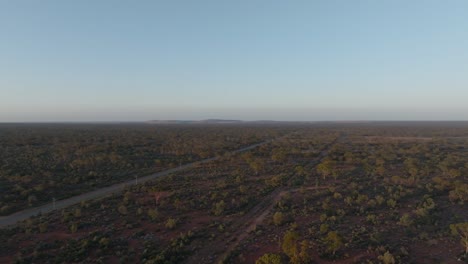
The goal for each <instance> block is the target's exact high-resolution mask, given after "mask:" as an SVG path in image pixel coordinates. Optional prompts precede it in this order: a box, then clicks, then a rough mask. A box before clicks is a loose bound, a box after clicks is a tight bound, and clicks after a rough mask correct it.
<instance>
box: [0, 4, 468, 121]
mask: <svg viewBox="0 0 468 264" xmlns="http://www.w3.org/2000/svg"><path fill="white" fill-rule="evenodd" d="M205 118H234V119H244V120H254V119H275V120H312V121H313V120H468V1H466V0H446V1H441V0H439V1H431V0H421V1H417V0H404V1H403V0H387V1H386V0H377V1H376V0H368V1H358V0H356V1H353V0H349V1H348V0H323V1H318V0H317V1H313V0H308V1H274V0H265V1H260V0H245V1H223V0H212V1H203V0H198V1H192V0H186V1H179V0H170V1H169V0H167V1H162V0H161V1H158V0H151V1H143V0H139V1H131V0H128V1H119V0H112V1H111V0H109V1H106V0H79V1H75V0H56V1H52V0H40V1H39V0H30V1H26V0H3V1H0V122H10V121H21V122H24V121H117V120H120V121H129V120H133V121H138V120H148V119H205Z"/></svg>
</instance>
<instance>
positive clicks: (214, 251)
mask: <svg viewBox="0 0 468 264" xmlns="http://www.w3.org/2000/svg"><path fill="white" fill-rule="evenodd" d="M344 137H345V135H344V134H342V135H340V136H339V137H338V138H337V139H336V140H334V141H333V142H331V143H330V144H328V145H327V146H325V147H324V148H323V149H322V151H320V153H319V155H318V156H317V157H316V158H315V159H314V161H313V164H312V166H316V165H317V164H318V163H320V162H321V161H322V159H324V158H325V157H326V156H327V155H328V152H329V151H330V149H331V147H332V146H334V145H335V144H336V143H337V142H340V141H342V140H343V139H344ZM293 178H294V177H291V179H290V180H289V181H291V180H292V179H293ZM324 188H328V186H321V187H309V188H307V189H324ZM293 191H296V189H294V190H286V188H285V187H280V188H277V189H276V190H274V191H273V192H271V193H270V194H269V195H267V196H265V197H264V198H263V199H262V200H261V201H260V202H259V203H258V204H257V205H256V206H254V207H253V208H252V209H251V210H250V211H249V212H247V213H246V214H245V215H243V216H242V217H240V218H239V219H237V220H236V221H235V222H233V223H232V224H231V227H232V230H236V231H235V232H233V233H232V234H231V235H230V236H229V237H219V238H218V239H215V240H214V241H213V242H211V243H209V244H207V245H205V246H204V247H203V248H201V249H200V250H198V251H197V252H195V254H193V255H192V256H190V257H189V258H188V259H187V260H186V261H185V263H224V262H225V261H226V260H227V259H228V257H229V255H230V254H231V253H232V252H233V251H234V250H235V249H236V247H237V246H238V245H239V244H240V243H241V242H242V240H244V239H245V238H246V237H247V236H248V235H249V233H250V232H252V231H253V230H255V228H256V226H257V225H258V224H261V223H262V222H263V220H265V218H266V216H267V215H268V214H269V213H270V212H271V210H272V209H273V207H274V206H275V204H276V203H277V202H278V201H279V200H280V199H281V197H282V196H283V195H284V194H286V193H288V192H293Z"/></svg>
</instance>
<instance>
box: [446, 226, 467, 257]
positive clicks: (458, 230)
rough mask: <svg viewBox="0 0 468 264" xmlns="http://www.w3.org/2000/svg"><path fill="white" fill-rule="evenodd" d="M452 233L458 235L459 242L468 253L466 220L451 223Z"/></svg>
mask: <svg viewBox="0 0 468 264" xmlns="http://www.w3.org/2000/svg"><path fill="white" fill-rule="evenodd" d="M450 230H452V234H453V235H456V236H459V237H460V243H461V244H462V245H463V247H465V254H468V222H464V223H458V224H451V225H450Z"/></svg>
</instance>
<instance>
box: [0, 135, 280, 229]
mask: <svg viewBox="0 0 468 264" xmlns="http://www.w3.org/2000/svg"><path fill="white" fill-rule="evenodd" d="M271 141H272V140H268V141H264V142H260V143H257V144H253V145H250V146H247V147H243V148H241V149H238V150H234V151H231V152H229V153H232V154H234V153H239V152H244V151H248V150H251V149H254V148H256V147H259V146H262V145H265V144H267V143H270V142H271ZM217 159H219V157H212V158H208V159H204V160H201V161H196V162H192V163H188V164H184V165H182V166H180V167H177V168H172V169H168V170H165V171H161V172H158V173H154V174H151V175H148V176H144V177H141V178H138V184H141V183H144V182H147V181H150V180H154V179H156V178H159V177H162V176H166V175H168V174H171V173H174V172H178V171H182V170H185V169H189V168H192V167H194V166H195V165H198V164H202V163H206V162H210V161H213V160H217ZM135 184H137V183H136V181H135V180H129V181H126V182H123V183H117V184H114V185H111V186H108V187H104V188H102V189H98V190H95V191H92V192H88V193H83V194H80V195H77V196H73V197H70V198H67V199H64V200H59V201H56V202H55V208H54V204H53V203H48V204H45V205H42V206H38V207H34V208H29V209H26V210H22V211H19V212H16V213H13V214H11V215H8V216H2V217H0V228H4V227H8V226H12V225H15V224H16V223H17V222H19V221H22V220H25V219H28V218H29V217H31V216H35V215H39V214H44V213H48V212H51V211H53V210H59V209H63V208H66V207H68V206H71V205H74V204H77V203H80V202H82V201H89V200H93V199H97V198H102V197H105V196H107V195H110V194H113V193H119V192H121V191H122V190H124V189H125V187H127V186H131V185H135Z"/></svg>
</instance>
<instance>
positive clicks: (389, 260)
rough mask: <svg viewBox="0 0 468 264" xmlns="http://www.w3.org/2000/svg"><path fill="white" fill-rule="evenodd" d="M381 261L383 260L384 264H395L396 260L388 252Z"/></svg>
mask: <svg viewBox="0 0 468 264" xmlns="http://www.w3.org/2000/svg"><path fill="white" fill-rule="evenodd" d="M379 260H381V261H382V262H383V264H395V258H394V257H393V255H392V254H390V252H388V251H387V252H385V254H383V256H379Z"/></svg>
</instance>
